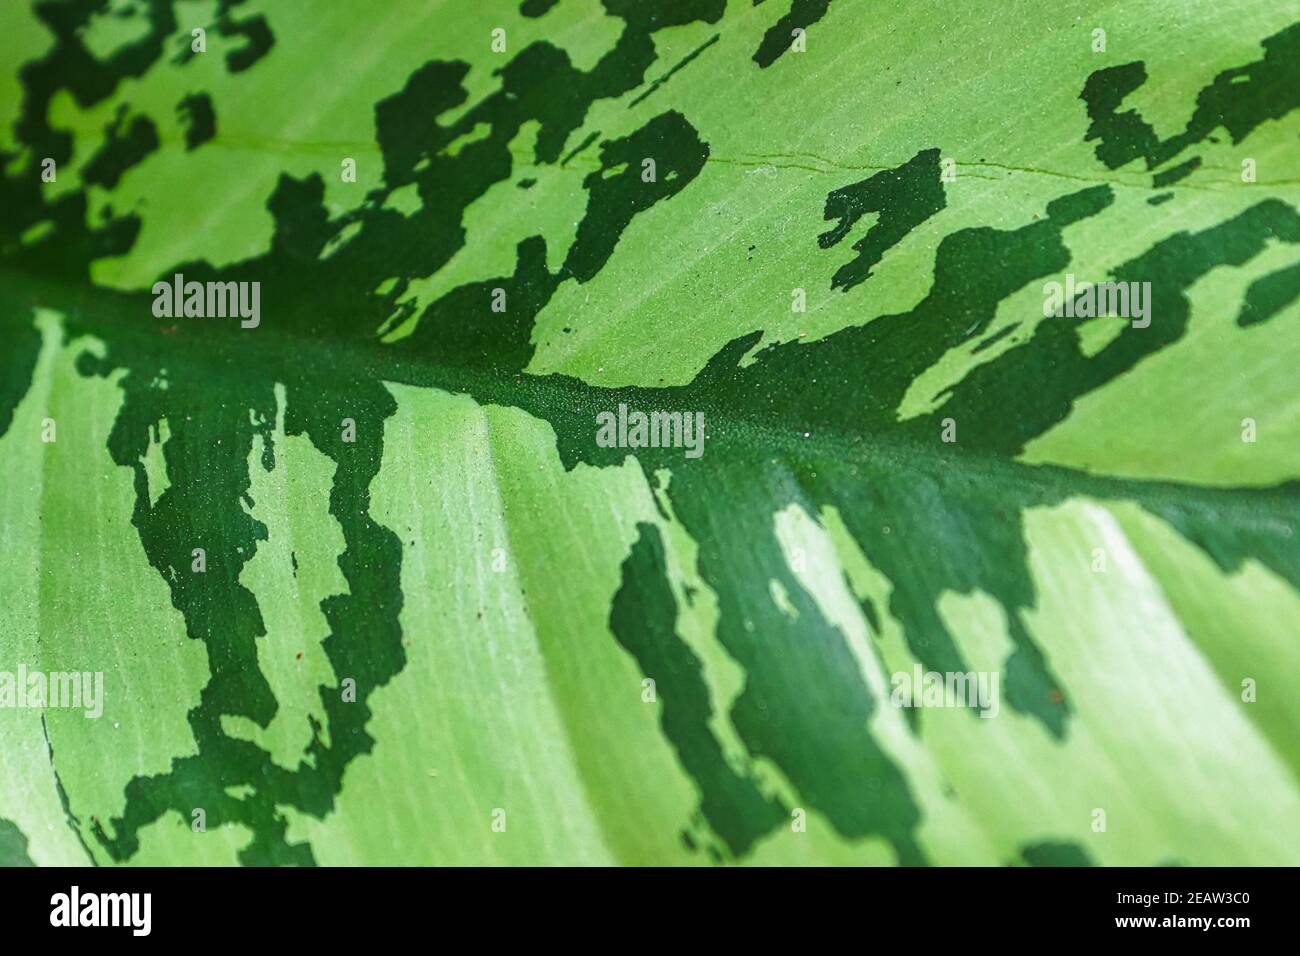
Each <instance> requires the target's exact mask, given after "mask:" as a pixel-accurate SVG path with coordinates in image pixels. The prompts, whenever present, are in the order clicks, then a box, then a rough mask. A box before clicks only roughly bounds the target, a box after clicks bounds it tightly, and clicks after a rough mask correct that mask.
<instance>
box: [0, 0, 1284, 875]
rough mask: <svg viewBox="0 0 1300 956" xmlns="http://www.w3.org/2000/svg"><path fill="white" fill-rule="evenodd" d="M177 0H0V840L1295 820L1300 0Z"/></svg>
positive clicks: (24, 858)
mask: <svg viewBox="0 0 1300 956" xmlns="http://www.w3.org/2000/svg"><path fill="white" fill-rule="evenodd" d="M210 6H212V9H199V8H198V7H197V6H196V5H194V4H189V3H162V4H151V5H144V4H137V3H130V2H121V3H110V4H104V3H102V2H98V0H69V2H66V3H60V4H35V5H28V4H11V5H9V6H8V7H6V8H5V10H4V11H3V13H0V24H2V25H3V27H4V30H3V31H0V48H2V49H3V50H4V51H5V53H6V56H5V58H4V62H5V63H7V64H12V66H10V67H7V68H6V69H5V70H4V71H3V73H0V171H2V172H3V187H2V189H3V193H2V194H0V199H2V201H3V208H4V211H5V212H4V215H3V217H0V340H3V341H4V343H5V347H4V349H3V350H2V351H0V468H2V469H3V475H4V493H3V495H0V547H2V550H3V553H4V555H5V560H4V561H3V563H0V593H3V594H4V595H5V597H6V600H5V601H4V602H2V603H0V737H2V738H3V739H4V740H5V747H4V748H3V750H0V863H4V864H7V865H24V864H26V863H28V862H31V863H35V864H38V865H52V864H87V863H96V864H113V863H130V864H151V863H152V864H159V863H161V864H213V865H217V864H230V863H245V864H298V865H307V864H321V865H324V864H344V865H349V864H595V865H606V864H616V863H623V864H639V865H648V864H713V863H722V864H733V863H738V864H759V865H764V864H767V865H770V864H821V865H838V864H862V863H866V864H895V863H903V864H935V865H958V864H983V865H997V864H1015V865H1034V866H1038V865H1090V864H1096V865H1163V864H1171V863H1177V864H1209V865H1224V864H1291V865H1294V864H1295V863H1297V862H1300V822H1298V821H1300V743H1298V741H1300V733H1298V732H1297V731H1300V697H1297V695H1296V694H1295V693H1294V692H1293V689H1292V688H1293V684H1294V682H1295V681H1296V679H1298V678H1300V645H1298V644H1297V642H1296V639H1295V638H1296V631H1295V624H1294V622H1295V621H1297V620H1300V540H1298V539H1297V525H1298V524H1300V393H1297V390H1296V388H1295V381H1296V379H1295V374H1296V366H1297V357H1300V332H1298V326H1297V321H1300V285H1297V281H1296V277H1297V268H1298V267H1300V211H1298V209H1300V159H1298V158H1297V157H1298V155H1300V154H1297V151H1296V138H1297V135H1298V134H1300V125H1298V124H1300V110H1298V109H1297V107H1300V74H1298V73H1297V64H1300V23H1293V22H1290V20H1291V19H1292V17H1293V14H1292V17H1289V16H1288V11H1287V10H1285V9H1283V8H1282V7H1281V6H1277V5H1274V6H1272V7H1270V6H1269V5H1260V6H1257V7H1254V8H1252V9H1250V10H1247V11H1242V10H1231V11H1225V10H1224V9H1222V8H1221V6H1220V5H1215V4H1211V3H1208V2H1196V3H1192V4H1187V3H1178V4H1173V3H1168V2H1163V0H1139V2H1136V3H1128V4H1124V5H1123V7H1122V9H1121V7H1120V6H1119V5H1106V6H1105V7H1104V8H1103V9H1102V10H1101V11H1100V12H1097V11H1092V12H1090V13H1089V14H1088V17H1089V18H1091V19H1086V18H1084V17H1082V16H1079V15H1077V14H1075V13H1074V12H1073V11H1070V10H1062V9H1061V5H1060V4H1052V3H1046V2H1041V0H1023V2H1016V3H1014V4H1012V5H1010V6H1009V7H1007V8H1006V9H1005V10H999V15H998V16H991V15H990V13H989V11H988V10H980V9H978V7H979V5H975V4H967V5H961V6H960V7H959V8H954V9H952V10H950V11H946V12H945V18H946V19H945V21H944V22H943V23H942V24H938V23H936V21H935V15H934V12H933V11H932V10H930V9H928V8H925V7H923V6H918V5H916V4H907V3H903V2H901V0H882V2H874V3H872V4H867V5H862V4H849V3H847V2H844V0H814V2H804V0H773V2H771V3H764V4H757V5H751V4H748V3H744V2H741V0H732V2H730V3H727V2H725V0H680V2H673V3H665V4H640V3H630V2H625V0H564V2H555V0H549V2H548V0H524V2H523V3H521V4H519V5H518V6H517V7H515V6H514V5H511V6H506V5H502V4H493V5H481V4H454V5H452V4H440V5H429V4H426V3H419V2H414V0H401V2H394V3H390V4H386V5H383V6H382V8H376V9H374V10H371V9H370V8H368V7H367V8H365V10H364V12H363V11H362V10H361V8H358V7H356V6H355V5H345V4H335V5H324V6H322V5H319V4H309V3H299V2H277V3H274V4H271V3H266V2H261V0H227V2H222V3H220V4H217V5H210ZM968 8H969V9H968ZM196 28H201V29H202V30H203V31H204V42H203V44H202V47H203V48H202V49H201V50H199V49H196V47H197V46H198V45H199V44H198V43H197V41H196V40H195V34H194V33H193V32H192V31H194V30H195V29H196ZM496 31H503V32H502V33H497V32H496ZM1099 31H1100V32H1099ZM353 173H355V175H353ZM177 274H181V275H182V276H183V280H181V281H182V282H185V281H188V282H198V283H203V284H205V285H204V286H203V289H202V291H203V292H204V293H205V294H204V295H203V296H201V297H199V299H195V300H193V301H191V302H190V307H189V308H187V306H186V302H187V300H188V299H189V294H188V292H187V291H186V290H185V288H184V286H183V285H182V288H181V293H182V294H181V295H178V296H173V295H172V292H171V290H172V289H173V283H174V282H175V281H177V280H175V277H176V276H177ZM156 283H157V284H158V285H155V284H156ZM225 283H233V284H234V285H231V286H229V289H230V290H232V291H235V290H242V292H243V294H244V296H245V297H244V298H243V299H240V300H237V301H239V302H240V303H242V305H243V306H244V307H245V311H244V312H242V313H239V314H231V313H230V312H229V311H227V312H225V314H222V315H219V316H218V315H211V314H203V315H200V314H195V313H197V312H202V313H208V312H211V311H213V310H215V309H216V308H217V298H215V297H214V296H213V295H212V294H211V292H210V290H209V286H207V285H206V284H214V285H213V286H212V287H211V291H213V292H214V291H216V288H217V287H216V285H215V284H223V285H221V286H220V289H221V291H222V294H223V295H224V292H225V290H226V288H227V287H226V286H225V285H224V284H225ZM254 283H256V284H257V285H256V288H257V290H258V292H257V294H258V299H257V303H258V304H257V307H256V311H253V306H252V302H253V300H252V298H251V294H252V288H253V284H254ZM1093 283H1113V284H1115V285H1114V286H1113V287H1108V289H1107V292H1106V294H1107V295H1108V296H1111V295H1113V296H1114V298H1113V299H1112V300H1111V304H1112V305H1114V306H1115V310H1119V311H1122V314H1119V315H1114V314H1112V315H1099V314H1097V310H1096V309H1094V308H1091V307H1090V306H1089V302H1090V301H1094V300H1095V296H1096V294H1097V291H1098V290H1097V289H1096V288H1092V289H1091V290H1090V291H1084V290H1085V287H1086V285H1087V284H1093ZM1054 284H1059V288H1058V287H1057V286H1054ZM1054 288H1057V303H1058V304H1059V305H1060V306H1061V308H1060V314H1052V311H1053V310H1052V297H1053V289H1054ZM1068 288H1074V289H1076V290H1077V291H1078V292H1079V293H1080V295H1079V297H1075V296H1073V295H1069V294H1068V293H1066V292H1065V291H1064V290H1065V289H1068ZM1121 288H1122V289H1123V291H1124V293H1125V298H1123V299H1121V298H1119V290H1120V289H1121ZM1090 296H1091V297H1093V299H1090V298H1089V297H1090ZM173 299H174V300H175V301H172V300H173ZM1067 299H1068V304H1067ZM200 300H201V302H200ZM234 301H236V300H232V302H234ZM222 302H223V303H224V299H223V300H222ZM652 412H659V413H666V414H671V415H677V416H678V418H677V419H676V420H675V428H676V430H674V426H671V425H670V426H669V427H668V428H667V430H666V431H664V432H662V437H664V439H665V441H663V442H656V443H655V444H653V445H651V444H649V443H648V442H641V441H638V440H637V437H636V436H637V429H638V425H637V414H638V413H646V414H649V413H652ZM699 421H702V422H703V426H702V430H700V429H699V428H698V427H691V426H693V425H695V423H697V422H699ZM659 434H660V433H658V432H656V435H657V436H658V435H659ZM33 675H35V677H34V680H35V681H36V683H35V684H34V685H32V684H29V678H32V677H33ZM60 675H64V676H65V677H66V678H67V680H66V683H64V682H62V678H61V677H60ZM928 675H935V676H928ZM74 678H75V680H74ZM83 678H84V680H83ZM935 680H937V681H938V691H937V693H931V694H930V695H929V696H927V695H926V694H925V693H924V690H925V688H926V687H927V686H929V684H928V682H932V681H935ZM6 681H7V683H6ZM96 681H101V682H102V685H101V684H97V683H96ZM918 681H919V683H918ZM55 686H59V687H60V690H61V692H62V691H63V690H65V689H66V690H67V691H69V692H70V691H71V689H72V688H73V687H74V686H75V687H76V689H77V690H78V691H79V693H80V695H81V696H80V697H79V698H78V699H77V701H76V702H75V705H72V702H71V701H69V700H68V699H66V697H65V698H64V699H61V700H59V701H57V702H56V701H55V700H53V699H52V694H53V690H52V689H51V688H54V687H55ZM101 686H102V691H101V690H100V689H99V688H100V687H101ZM913 686H915V687H916V690H917V695H916V698H915V700H913V699H912V696H911V695H910V694H908V693H905V692H906V691H908V690H910V689H912V688H913ZM34 687H35V688H43V689H44V693H43V694H42V695H41V696H40V697H38V698H32V697H30V696H29V694H30V693H31V692H32V690H33V688H34ZM6 694H7V695H8V696H6ZM908 704H915V706H907V705H908Z"/></svg>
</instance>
